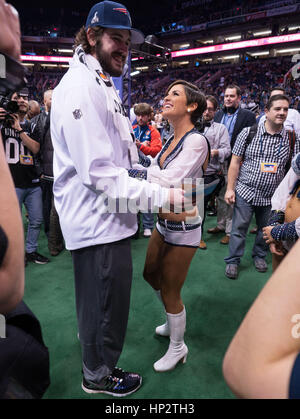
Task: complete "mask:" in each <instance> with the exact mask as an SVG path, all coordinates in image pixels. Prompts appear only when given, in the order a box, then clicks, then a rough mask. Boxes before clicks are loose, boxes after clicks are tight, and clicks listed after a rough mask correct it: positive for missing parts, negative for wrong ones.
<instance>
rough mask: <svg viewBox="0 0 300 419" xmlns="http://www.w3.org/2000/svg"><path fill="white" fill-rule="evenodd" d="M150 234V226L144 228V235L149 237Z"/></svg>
mask: <svg viewBox="0 0 300 419" xmlns="http://www.w3.org/2000/svg"><path fill="white" fill-rule="evenodd" d="M151 234H152V231H151V230H150V228H145V230H144V237H150V236H151Z"/></svg>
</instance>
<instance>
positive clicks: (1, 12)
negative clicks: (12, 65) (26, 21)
mask: <svg viewBox="0 0 300 419" xmlns="http://www.w3.org/2000/svg"><path fill="white" fill-rule="evenodd" d="M0 27H1V36H0V53H1V52H2V53H5V54H7V55H9V56H10V57H12V58H14V59H15V60H18V61H19V60H20V54H21V30H20V21H19V15H18V12H17V10H16V9H15V8H14V7H13V6H12V5H10V4H7V3H6V2H5V1H4V0H0Z"/></svg>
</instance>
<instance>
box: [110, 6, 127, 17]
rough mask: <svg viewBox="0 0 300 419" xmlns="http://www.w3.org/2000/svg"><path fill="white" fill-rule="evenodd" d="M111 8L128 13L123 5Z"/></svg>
mask: <svg viewBox="0 0 300 419" xmlns="http://www.w3.org/2000/svg"><path fill="white" fill-rule="evenodd" d="M113 10H117V11H118V12H122V13H125V15H128V11H127V9H125V7H114V8H113Z"/></svg>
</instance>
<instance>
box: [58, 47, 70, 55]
mask: <svg viewBox="0 0 300 419" xmlns="http://www.w3.org/2000/svg"><path fill="white" fill-rule="evenodd" d="M58 52H63V53H66V54H69V53H70V54H72V53H73V50H72V49H64V48H62V49H61V48H59V49H58Z"/></svg>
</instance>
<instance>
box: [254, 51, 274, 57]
mask: <svg viewBox="0 0 300 419" xmlns="http://www.w3.org/2000/svg"><path fill="white" fill-rule="evenodd" d="M269 54H270V51H260V52H252V53H251V54H250V55H251V56H252V57H258V56H259V55H269Z"/></svg>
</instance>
